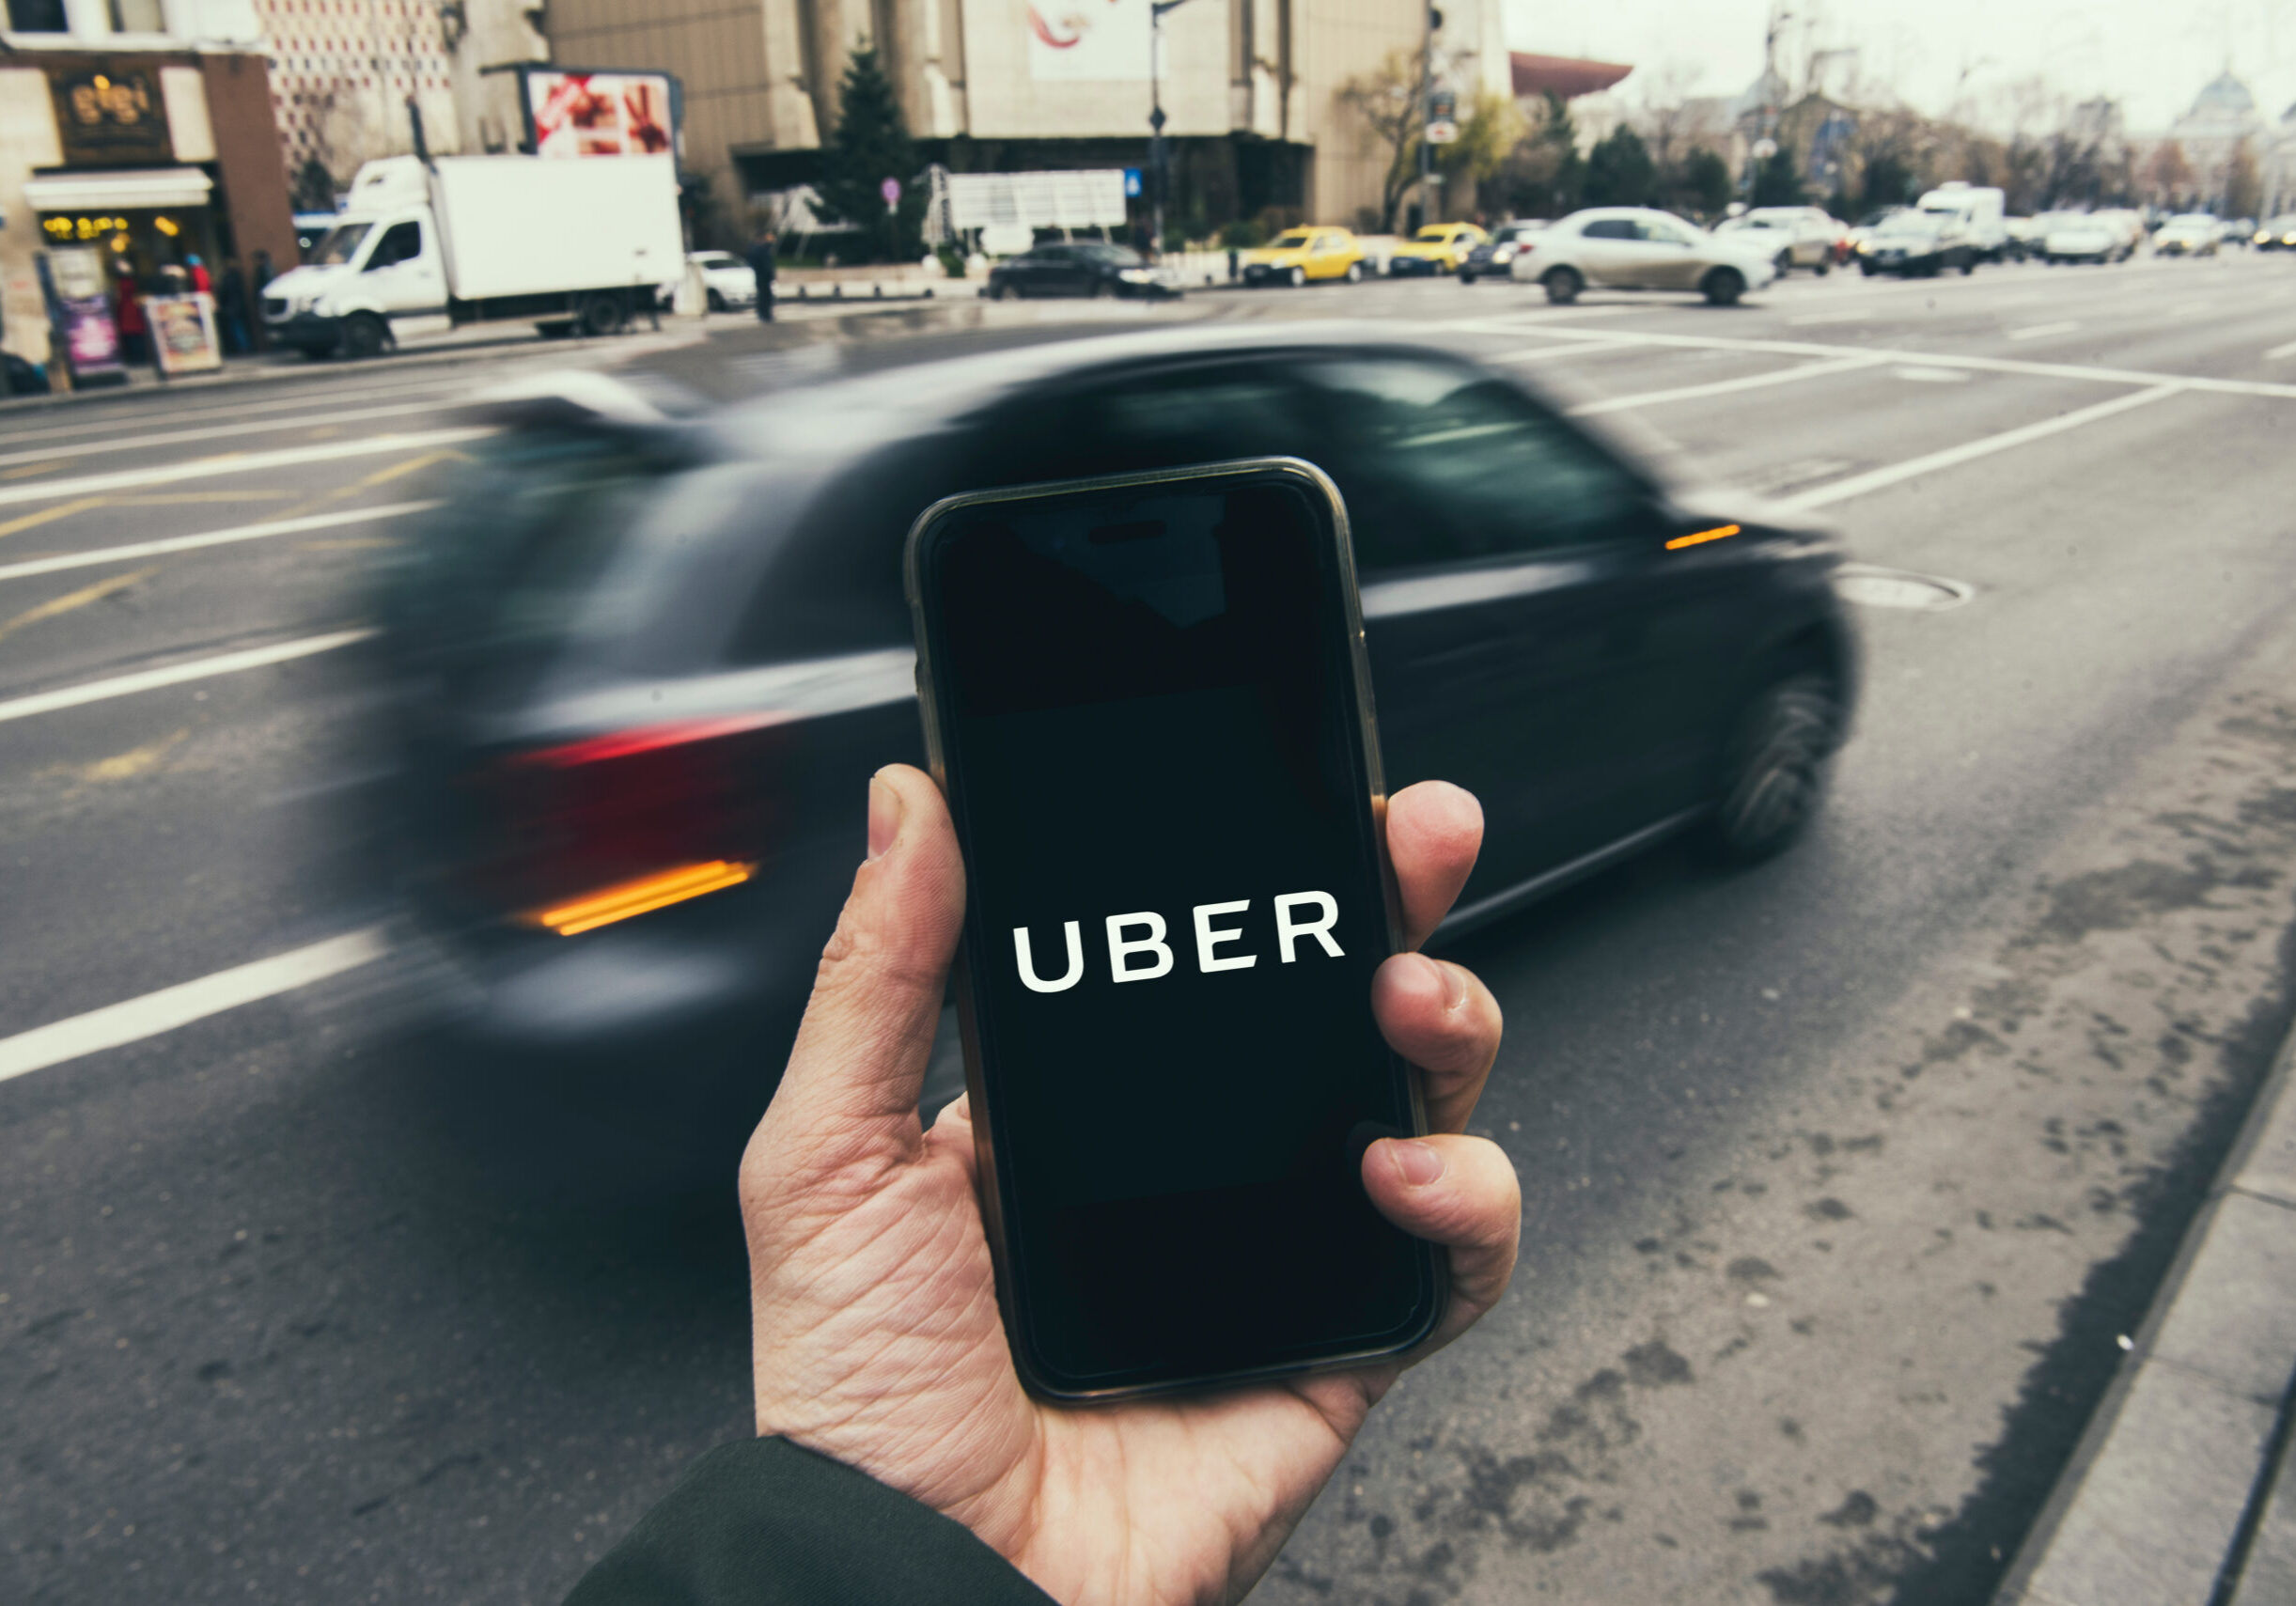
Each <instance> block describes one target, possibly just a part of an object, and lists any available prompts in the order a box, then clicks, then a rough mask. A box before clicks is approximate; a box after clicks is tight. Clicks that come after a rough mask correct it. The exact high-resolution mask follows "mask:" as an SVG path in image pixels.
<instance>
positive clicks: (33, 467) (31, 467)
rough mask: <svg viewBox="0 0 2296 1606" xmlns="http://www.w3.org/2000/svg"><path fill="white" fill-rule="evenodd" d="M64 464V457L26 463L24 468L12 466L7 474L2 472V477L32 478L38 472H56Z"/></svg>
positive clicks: (0, 476) (0, 475)
mask: <svg viewBox="0 0 2296 1606" xmlns="http://www.w3.org/2000/svg"><path fill="white" fill-rule="evenodd" d="M63 466H64V460H63V459H62V458H57V459H56V460H55V461H53V462H44V463H26V464H24V465H23V467H22V468H12V469H9V470H8V472H6V473H5V474H0V479H30V478H31V477H32V476H34V475H36V474H54V473H55V471H56V470H57V469H60V468H62V467H63Z"/></svg>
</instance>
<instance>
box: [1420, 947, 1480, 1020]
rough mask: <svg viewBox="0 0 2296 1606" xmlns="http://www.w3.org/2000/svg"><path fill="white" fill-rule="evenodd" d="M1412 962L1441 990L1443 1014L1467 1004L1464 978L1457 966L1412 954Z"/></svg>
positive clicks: (1422, 955) (1423, 955)
mask: <svg viewBox="0 0 2296 1606" xmlns="http://www.w3.org/2000/svg"><path fill="white" fill-rule="evenodd" d="M1412 960H1413V962H1414V964H1416V965H1418V966H1419V968H1420V969H1422V970H1424V971H1425V972H1426V973H1427V974H1428V975H1430V976H1432V977H1434V979H1435V985H1436V986H1437V987H1438V988H1440V989H1441V990H1443V1012H1444V1013H1445V1014H1446V1015H1448V1014H1449V1013H1450V1012H1451V1011H1452V1010H1454V1009H1456V1008H1458V1007H1459V1006H1460V1005H1462V1004H1464V1003H1466V1002H1467V981H1466V976H1465V975H1464V974H1463V973H1462V972H1461V971H1460V968H1459V967H1458V966H1457V965H1454V964H1447V963H1445V961H1444V960H1442V959H1429V958H1428V957H1427V956H1426V955H1425V954H1414V955H1413V956H1412Z"/></svg>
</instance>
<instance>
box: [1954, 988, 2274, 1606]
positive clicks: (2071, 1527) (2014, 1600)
mask: <svg viewBox="0 0 2296 1606" xmlns="http://www.w3.org/2000/svg"><path fill="white" fill-rule="evenodd" d="M2291 1084H2296V1028H2291V1029H2290V1031H2289V1033H2288V1036H2287V1037H2285V1038H2283V1039H2282V1041H2281V1044H2280V1048H2279V1050H2278V1052H2276V1053H2275V1054H2274V1055H2273V1064H2272V1068H2271V1069H2270V1070H2269V1071H2268V1072H2267V1073H2266V1075H2265V1078H2264V1082H2263V1084H2262V1085H2261V1086H2259V1087H2258V1088H2257V1097H2256V1099H2255V1102H2254V1103H2253V1104H2252V1105H2251V1106H2250V1108H2249V1111H2248V1115H2247V1117H2246V1119H2244V1120H2243V1121H2242V1122H2241V1130H2240V1132H2239V1134H2238V1135H2237V1136H2236V1137H2235V1138H2234V1140H2233V1143H2232V1147H2231V1148H2230V1150H2229V1151H2228V1152H2227V1153H2226V1156H2225V1162H2224V1164H2223V1166H2222V1167H2221V1168H2220V1169H2219V1170H2218V1172H2217V1174H2216V1179H2215V1181H2214V1182H2212V1183H2211V1184H2210V1188H2209V1193H2208V1196H2207V1198H2206V1199H2205V1200H2204V1201H2203V1202H2202V1205H2201V1208H2200V1209H2199V1211H2198V1212H2197V1213H2196V1214H2195V1215H2194V1219H2193V1224H2192V1225H2191V1226H2190V1227H2189V1228H2188V1229H2186V1232H2185V1235H2184V1240H2183V1241H2182V1242H2181V1243H2180V1244H2179V1246H2178V1250H2177V1256H2176V1259H2175V1260H2174V1261H2173V1262H2172V1263H2171V1265H2170V1267H2169V1270H2168V1274H2167V1275H2166V1276H2165V1277H2164V1278H2163V1280H2162V1284H2161V1289H2160V1291H2159V1292H2158V1293H2157V1294H2155V1295H2154V1296H2153V1301H2152V1304H2151V1307H2150V1308H2149V1309H2148V1311H2147V1312H2146V1313H2145V1320H2144V1322H2143V1324H2142V1325H2141V1326H2140V1327H2139V1328H2138V1329H2137V1330H2136V1332H2135V1333H2132V1334H2131V1335H2129V1337H2127V1338H2124V1339H2123V1340H2122V1344H2123V1345H2124V1347H2126V1348H2127V1349H2128V1351H2129V1354H2128V1358H2127V1359H2126V1360H2124V1361H2123V1362H2122V1363H2121V1366H2120V1370H2119V1372H2118V1373H2117V1374H2116V1376H2115V1378H2114V1379H2113V1381H2112V1384H2111V1385H2110V1387H2108V1388H2107V1389H2106V1391H2105V1395H2104V1397H2103V1398H2102V1399H2101V1400H2100V1401H2099V1402H2098V1406H2097V1411H2096V1413H2095V1415H2094V1416H2092V1417H2091V1418H2090V1420H2089V1425H2088V1427H2087V1428H2086V1430H2085V1431H2084V1432H2083V1434H2082V1435H2081V1440H2080V1442H2079V1443H2078V1444H2076V1445H2075V1446H2074V1448H2073V1453H2072V1457H2071V1458H2070V1460H2069V1461H2067V1463H2066V1466H2065V1470H2064V1471H2063V1472H2062V1473H2059V1474H2058V1476H2057V1481H2056V1485H2055V1488H2054V1489H2052V1490H2051V1492H2050V1495H2049V1499H2048V1502H2047V1504H2045V1505H2043V1506H2042V1508H2041V1512H2040V1515H2039V1517H2038V1519H2036V1520H2035V1522H2034V1524H2033V1527H2032V1530H2031V1531H2030V1532H2029V1533H2028V1534H2027V1535H2026V1536H2025V1541H2024V1543H2023V1545H2022V1546H2021V1547H2020V1548H2019V1550H2018V1552H2017V1556H2016V1558H2015V1560H2014V1561H2013V1562H2012V1563H2011V1565H2010V1567H2009V1569H2008V1571H2007V1574H2006V1575H2005V1576H2004V1578H2003V1580H2002V1583H2001V1587H2000V1589H1999V1590H1998V1591H1996V1593H1995V1594H1994V1596H1993V1601H1992V1606H2162V1603H2163V1602H2171V1601H2174V1602H2178V1603H2179V1606H2262V1603H2263V1602H2266V1601H2268V1600H2270V1601H2285V1600H2288V1599H2296V1595H2283V1594H2278V1593H2269V1594H2268V1593H2267V1592H2268V1591H2273V1590H2276V1589H2277V1588H2278V1587H2279V1585H2278V1584H2276V1583H2271V1582H2268V1581H2267V1580H2266V1579H2265V1578H2264V1577H2262V1576H2260V1574H2261V1572H2262V1571H2264V1570H2268V1569H2266V1568H2261V1567H2259V1568H2255V1569H2251V1568H2250V1567H2249V1563H2250V1562H2251V1560H2252V1557H2253V1556H2254V1555H2255V1554H2256V1546H2257V1536H2258V1535H2259V1533H2260V1532H2262V1531H2264V1530H2265V1529H2266V1528H2267V1527H2268V1526H2269V1527H2270V1529H2271V1530H2272V1532H2273V1535H2274V1536H2275V1544H2274V1547H2273V1548H2274V1550H2275V1555H2274V1557H2273V1567H2271V1568H2270V1569H2269V1570H2272V1571H2273V1573H2274V1574H2275V1576H2276V1575H2277V1571H2278V1563H2279V1560H2280V1558H2279V1557H2278V1556H2277V1553H2276V1551H2277V1550H2278V1549H2279V1548H2281V1547H2282V1546H2283V1545H2284V1544H2285V1542H2286V1541H2285V1539H2281V1538H2279V1537H2278V1536H2279V1535H2280V1530H2281V1529H2282V1528H2283V1527H2284V1526H2286V1527H2288V1528H2289V1529H2290V1531H2291V1532H2296V1489H2280V1490H2279V1491H2278V1494H2277V1496H2276V1498H2275V1496H2274V1490H2273V1485H2274V1482H2275V1479H2274V1475H2273V1474H2274V1471H2275V1468H2276V1467H2278V1466H2279V1465H2280V1464H2282V1462H2283V1460H2284V1458H2285V1457H2286V1455H2287V1453H2288V1441H2289V1433H2290V1427H2291V1420H2292V1418H2291V1407H2292V1406H2296V1390H2292V1388H2291V1380H2292V1379H2296V1092H2291ZM2268 1505H2269V1507H2270V1509H2269V1511H2268ZM2252 1571H2253V1572H2256V1573H2257V1574H2258V1576H2244V1575H2246V1574H2248V1573H2250V1572H2252ZM2244 1585H2245V1586H2244ZM2247 1586H2253V1587H2247Z"/></svg>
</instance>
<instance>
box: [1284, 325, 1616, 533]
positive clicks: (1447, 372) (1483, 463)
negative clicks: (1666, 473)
mask: <svg viewBox="0 0 2296 1606" xmlns="http://www.w3.org/2000/svg"><path fill="white" fill-rule="evenodd" d="M1305 374H1306V377H1307V379H1308V381H1309V382H1310V383H1312V384H1313V385H1315V386H1316V387H1317V389H1318V390H1319V391H1320V393H1321V394H1322V396H1323V398H1325V402H1326V406H1327V407H1328V409H1329V412H1330V415H1331V419H1332V436H1333V445H1334V450H1333V453H1332V461H1331V464H1330V465H1329V466H1330V467H1331V468H1332V471H1333V477H1334V478H1335V480H1337V481H1338V483H1339V486H1340V489H1341V491H1343V492H1344V493H1345V494H1346V496H1347V499H1348V508H1349V517H1350V522H1351V524H1352V525H1353V527H1354V529H1355V553H1356V560H1357V562H1358V563H1359V564H1361V566H1362V567H1363V568H1364V569H1367V570H1370V569H1394V568H1409V567H1418V566H1421V565H1426V564H1438V563H1460V562H1475V561H1490V560H1493V559H1502V558H1507V557H1519V556H1522V555H1524V554H1532V553H1537V552H1541V551H1545V550H1549V549H1553V548H1557V547H1567V546H1578V545H1582V544H1584V543H1585V542H1588V541H1593V540H1600V539H1602V538H1609V537H1615V536H1627V535H1631V534H1634V533H1637V532H1638V531H1639V530H1640V528H1641V525H1642V522H1643V521H1642V513H1643V509H1644V507H1645V505H1646V503H1647V495H1646V492H1645V490H1644V487H1643V486H1642V484H1641V482H1640V481H1639V480H1638V479H1636V478H1635V476H1633V475H1632V474H1631V473H1629V472H1628V471H1627V470H1626V469H1625V468H1624V467H1622V466H1621V465H1620V464H1619V463H1618V462H1617V461H1616V460H1613V459H1612V458H1611V457H1609V456H1608V455H1607V454H1606V453H1604V452H1603V451H1601V448H1599V447H1598V446H1596V445H1595V444H1593V443H1592V442H1591V441H1588V440H1587V439H1586V438H1585V436H1583V435H1581V434H1579V433H1578V432H1577V431H1576V430H1575V429H1571V428H1570V426H1569V425H1567V424H1565V423H1564V422H1563V421H1562V420H1561V419H1559V418H1557V417H1555V416H1554V413H1550V412H1549V411H1548V410H1547V409H1546V408H1544V407H1542V406H1540V405H1539V404H1538V402H1536V401H1534V400H1532V399H1531V398H1529V397H1527V396H1525V395H1523V393H1522V392H1521V391H1519V390H1516V389H1515V388H1514V387H1512V386H1511V385H1508V384H1507V383H1505V382H1502V381H1499V380H1496V379H1493V378H1492V377H1490V376H1489V375H1486V374H1483V373H1480V372H1478V371H1477V370H1476V369H1475V368H1473V367H1470V366H1466V365H1464V364H1456V365H1455V364H1449V363H1443V362H1439V361H1432V360H1428V359H1423V358H1413V357H1363V358H1354V357H1351V358H1341V359H1336V360H1334V361H1330V362H1320V363H1312V364H1308V365H1306V366H1305Z"/></svg>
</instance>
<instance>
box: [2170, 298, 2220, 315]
mask: <svg viewBox="0 0 2296 1606" xmlns="http://www.w3.org/2000/svg"><path fill="white" fill-rule="evenodd" d="M2214 305H2215V303H2214V302H2212V301H2188V302H2186V303H2185V304H2183V305H2182V306H2172V307H2170V308H2169V309H2168V316H2169V317H2171V318H2190V317H2192V316H2193V315H2194V313H2196V312H2206V311H2208V310H2209V308H2210V307H2212V306H2214Z"/></svg>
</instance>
